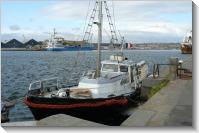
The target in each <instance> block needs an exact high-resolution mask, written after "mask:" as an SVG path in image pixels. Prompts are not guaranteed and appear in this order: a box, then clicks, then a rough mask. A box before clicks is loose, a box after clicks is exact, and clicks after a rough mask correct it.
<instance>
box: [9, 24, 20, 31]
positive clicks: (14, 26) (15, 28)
mask: <svg viewBox="0 0 199 133" xmlns="http://www.w3.org/2000/svg"><path fill="white" fill-rule="evenodd" d="M20 29H21V28H20V27H19V26H18V25H11V26H10V30H12V31H18V30H20Z"/></svg>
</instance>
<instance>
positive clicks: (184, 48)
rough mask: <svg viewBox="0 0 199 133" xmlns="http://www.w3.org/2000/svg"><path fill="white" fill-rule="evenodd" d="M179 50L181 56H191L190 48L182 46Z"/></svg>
mask: <svg viewBox="0 0 199 133" xmlns="http://www.w3.org/2000/svg"><path fill="white" fill-rule="evenodd" d="M180 49H181V53H182V54H192V46H187V45H183V46H181V47H180Z"/></svg>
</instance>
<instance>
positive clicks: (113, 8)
mask: <svg viewBox="0 0 199 133" xmlns="http://www.w3.org/2000/svg"><path fill="white" fill-rule="evenodd" d="M112 10H113V23H114V26H113V27H114V30H115V32H116V25H115V7H114V3H113V0H112ZM115 35H116V38H117V34H116V33H115ZM117 42H118V40H117Z"/></svg>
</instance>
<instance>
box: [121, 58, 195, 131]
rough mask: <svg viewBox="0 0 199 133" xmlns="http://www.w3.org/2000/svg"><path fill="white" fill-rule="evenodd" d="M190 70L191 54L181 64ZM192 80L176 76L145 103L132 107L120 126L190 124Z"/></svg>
mask: <svg viewBox="0 0 199 133" xmlns="http://www.w3.org/2000/svg"><path fill="white" fill-rule="evenodd" d="M182 67H183V68H186V69H189V70H190V71H192V56H190V57H189V58H188V59H187V60H186V61H185V62H184V63H183V64H182ZM192 104H193V82H192V79H186V78H182V79H179V78H177V79H176V80H173V81H170V82H169V83H168V84H167V86H165V87H163V88H162V89H161V90H160V91H159V92H157V93H156V94H155V95H154V96H152V97H151V98H150V99H149V100H148V101H147V102H146V103H145V104H143V105H141V106H139V107H138V108H137V109H132V114H131V116H130V117H129V118H128V119H126V120H125V121H124V122H123V123H122V124H121V126H130V127H141V126H156V127H157V126H192Z"/></svg>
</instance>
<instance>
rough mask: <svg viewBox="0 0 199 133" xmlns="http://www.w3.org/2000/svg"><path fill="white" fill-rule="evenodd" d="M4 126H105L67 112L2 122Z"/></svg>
mask: <svg viewBox="0 0 199 133" xmlns="http://www.w3.org/2000/svg"><path fill="white" fill-rule="evenodd" d="M1 126H2V127H11V126H12V127H23V126H27V127H32V126H33V127H34V126H39V127H101V126H105V125H103V124H99V123H95V122H91V121H87V120H83V119H79V118H76V117H72V116H69V115H65V114H57V115H53V116H49V117H46V118H44V119H42V120H38V121H24V122H11V123H2V124H1Z"/></svg>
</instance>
